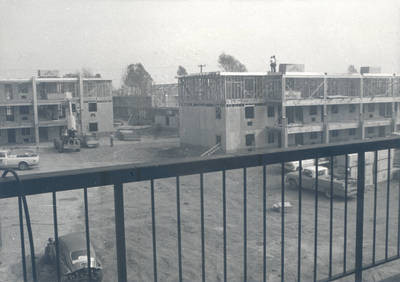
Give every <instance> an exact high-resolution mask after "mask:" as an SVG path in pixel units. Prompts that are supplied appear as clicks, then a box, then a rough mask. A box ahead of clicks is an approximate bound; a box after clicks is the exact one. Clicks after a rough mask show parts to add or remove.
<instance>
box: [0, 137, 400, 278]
mask: <svg viewBox="0 0 400 282" xmlns="http://www.w3.org/2000/svg"><path fill="white" fill-rule="evenodd" d="M399 147H400V138H397V137H396V138H386V139H380V140H375V141H364V142H357V143H346V144H340V145H322V146H313V147H301V148H295V149H281V150H274V151H269V152H264V153H250V154H246V155H233V156H218V157H211V158H209V159H203V158H198V159H185V160H179V161H170V162H165V163H156V164H143V165H137V164H131V165H116V166H110V167H101V168H88V169H80V170H67V171H61V172H49V173H39V174H35V175H23V176H21V177H20V178H18V177H17V176H16V177H3V178H2V179H1V180H0V198H18V203H19V220H20V235H21V242H24V228H23V226H24V220H23V215H24V213H23V212H25V216H26V217H25V218H26V224H27V225H28V235H29V236H28V237H29V238H30V243H31V244H30V250H31V257H32V258H34V257H35V255H36V254H35V248H34V246H33V237H34V235H35V234H33V233H32V231H31V228H30V224H32V223H31V222H30V219H29V213H28V209H27V207H28V205H27V201H28V200H29V196H31V195H38V194H43V193H50V194H52V197H53V198H52V199H53V203H52V204H53V226H54V237H55V242H56V246H58V245H57V244H58V243H57V242H58V241H57V238H58V224H57V201H56V194H57V193H58V192H61V191H69V190H76V189H79V190H83V192H84V193H83V194H84V195H83V196H84V211H85V229H86V240H87V246H90V239H91V237H90V224H89V216H88V198H87V190H88V188H91V187H100V186H107V185H113V191H114V209H115V218H114V219H115V239H116V240H115V241H116V257H117V276H118V281H120V282H121V281H128V278H127V277H128V276H127V259H126V253H127V250H126V239H129V238H126V236H125V219H124V190H123V185H124V184H125V183H130V182H141V181H148V188H149V190H150V193H149V195H150V199H149V203H150V207H151V230H152V231H151V234H152V237H151V238H149V240H151V241H152V250H151V251H152V255H151V256H152V264H153V265H152V273H153V278H154V281H158V280H159V276H158V274H159V271H160V269H159V268H158V267H159V263H160V262H159V260H158V259H157V254H158V249H159V248H160V246H158V245H157V232H156V230H157V228H156V227H157V222H156V216H155V214H156V210H157V207H156V202H155V193H156V192H158V191H155V189H154V183H155V181H156V180H157V182H159V181H166V180H165V178H170V177H174V178H175V181H176V182H175V187H176V191H175V192H176V195H175V196H173V197H174V198H175V203H174V205H175V204H176V222H175V223H176V226H175V227H174V228H175V230H176V240H177V249H176V253H177V258H178V260H177V265H178V273H177V277H178V280H179V281H182V280H183V277H184V276H183V275H184V273H185V269H184V267H183V260H184V259H188V256H185V257H184V256H183V253H184V252H185V249H184V248H182V230H184V228H183V227H184V226H185V224H189V223H188V222H187V221H186V222H185V221H182V220H181V207H182V206H181V205H182V203H181V189H185V187H184V185H181V183H182V182H181V178H182V177H183V176H185V177H186V176H189V175H198V177H199V178H198V183H197V184H196V183H194V185H195V186H197V185H198V188H199V194H198V195H199V199H198V201H199V205H200V211H199V213H200V214H199V218H200V229H199V233H193V234H192V235H191V236H199V237H200V238H201V263H200V265H199V269H198V277H197V279H196V280H202V281H205V280H210V281H216V280H217V279H219V278H220V279H221V280H224V281H227V280H229V275H232V274H230V273H229V271H233V270H235V269H238V268H239V267H238V266H237V265H235V268H228V263H229V260H233V259H234V257H238V256H241V257H242V265H241V267H242V273H241V274H240V275H237V274H236V273H235V276H234V277H236V279H237V280H239V279H240V280H243V281H247V279H250V277H252V278H251V279H254V275H253V273H252V272H251V271H250V270H249V269H254V268H253V266H254V265H255V264H257V265H258V267H259V269H260V273H259V276H258V277H259V278H260V279H261V280H263V281H267V280H269V279H268V278H269V274H270V273H271V271H275V272H278V273H280V275H279V276H280V280H281V281H284V280H285V278H286V280H290V281H293V280H296V281H300V280H301V278H302V277H304V272H307V273H306V274H307V275H308V276H307V277H309V279H304V280H307V281H309V280H314V281H316V280H319V281H333V280H337V279H339V278H342V277H347V276H351V275H354V276H355V281H362V275H363V271H365V270H367V269H370V268H372V267H375V266H378V265H382V264H385V263H387V262H391V261H394V260H397V259H399V258H400V197H399V195H400V185H399V184H397V183H398V179H391V175H392V173H391V166H390V163H391V158H393V157H394V156H393V153H391V152H393V150H390V149H392V148H399ZM379 150H385V151H386V152H387V162H388V166H387V176H388V177H387V179H386V183H387V185H386V187H385V190H386V193H387V194H386V196H387V197H386V202H385V207H384V209H385V213H386V215H385V223H382V224H383V225H384V226H385V228H384V230H385V231H384V232H385V242H384V244H383V250H384V257H383V258H382V259H379V258H378V256H377V251H378V247H379V246H380V244H377V240H378V239H377V236H376V232H377V230H376V229H377V226H378V225H377V224H378V223H377V216H376V215H377V191H378V190H377V189H378V188H377V187H378V183H377V181H376V179H377V173H378V165H377V164H378V158H377V155H378V153H377V152H378V151H379ZM366 152H374V155H375V161H374V162H375V166H374V168H375V169H374V174H375V181H374V184H373V185H372V187H373V188H372V191H373V195H371V193H369V194H368V195H369V196H371V197H372V198H371V199H372V200H371V201H372V202H373V207H372V208H371V209H370V208H369V207H368V206H366V204H365V201H364V196H365V195H367V193H366V189H365V187H366V186H365V184H366V181H365V179H366V178H365V177H366V175H365V172H366V159H365V155H366ZM354 153H355V154H358V161H357V164H356V167H357V181H356V187H357V196H356V200H354V201H352V202H350V199H349V198H348V197H347V191H348V189H350V188H349V184H348V183H349V178H350V176H349V175H348V162H347V160H348V156H349V154H354ZM337 155H344V156H345V159H346V164H345V169H344V171H345V176H344V180H343V181H344V182H343V183H345V184H344V185H345V186H344V187H345V194H344V195H345V196H344V201H341V202H339V201H337V200H336V199H335V200H334V199H333V197H332V195H334V191H333V189H334V184H333V183H334V177H333V175H334V174H335V173H334V166H333V158H334V157H335V156H337ZM353 156H354V155H353ZM320 158H328V159H329V160H330V162H329V170H330V172H331V178H330V186H329V187H330V188H329V189H330V191H329V190H327V191H325V193H326V194H327V195H331V197H330V198H329V199H328V200H321V199H320V198H321V196H320V195H319V193H318V191H319V188H318V185H321V184H320V181H319V179H318V173H317V174H316V177H315V182H314V184H315V187H314V192H311V194H310V192H309V193H308V194H306V191H305V189H304V186H303V185H304V183H302V180H304V179H303V174H302V173H301V172H302V162H301V160H306V159H307V160H309V159H314V160H315V169H316V171H318V166H319V165H321V164H320V163H319V162H318V159H320ZM299 160H300V162H299V170H298V181H299V187H298V188H299V189H298V191H292V192H290V190H287V183H286V182H287V181H286V180H287V179H285V178H286V177H287V175H288V174H286V172H285V162H291V161H299ZM304 163H306V162H304ZM274 165H278V170H277V171H278V173H279V177H278V179H279V180H280V184H279V189H278V192H277V195H278V197H279V202H280V203H285V201H286V197H287V196H288V195H289V193H290V196H291V197H292V198H294V199H295V200H296V203H297V204H298V207H297V208H295V209H293V211H294V212H295V213H296V214H297V217H296V218H297V220H296V221H297V222H296V221H293V218H291V216H290V214H287V212H286V210H285V209H282V208H281V209H280V213H275V215H274V214H271V213H268V209H269V208H270V207H268V206H267V203H268V202H269V201H270V199H268V198H269V197H270V196H269V195H270V194H269V192H268V191H269V189H270V187H269V184H268V182H267V181H270V180H269V179H267V168H270V167H273V166H274ZM254 167H258V168H260V171H261V173H260V179H259V182H258V183H259V184H260V186H259V188H258V189H259V191H260V193H258V194H257V195H258V197H259V198H260V201H261V203H262V205H261V206H262V211H261V213H260V215H259V216H260V218H261V222H262V224H261V225H262V231H261V232H260V233H261V235H262V236H261V237H262V239H260V243H261V246H262V251H261V252H260V253H261V258H262V259H261V260H257V259H255V260H253V259H250V260H249V259H248V253H249V252H251V251H253V252H254V250H253V249H248V245H249V244H250V243H251V242H252V241H249V239H248V238H249V237H248V235H250V234H253V233H254V226H252V225H251V226H250V225H249V224H251V222H250V221H248V219H249V216H251V215H249V214H252V211H253V209H254V207H253V206H250V209H248V189H249V188H252V187H248V183H250V180H252V179H249V177H248V173H249V171H250V169H251V168H254ZM275 168H276V166H275ZM238 169H239V171H241V175H240V177H239V178H241V179H242V182H240V185H241V187H240V190H241V193H242V195H240V196H239V197H240V201H241V202H242V220H241V223H242V224H243V225H242V236H241V238H240V239H238V237H237V236H235V238H229V236H230V234H229V230H230V227H229V226H227V219H229V216H230V215H229V213H227V209H228V208H227V206H228V205H229V204H230V198H229V197H227V190H228V189H230V188H232V187H229V186H230V184H232V181H227V180H229V178H228V176H227V173H230V171H231V170H238ZM211 172H214V173H215V172H217V173H218V175H219V177H220V180H221V187H215V189H218V190H219V189H221V190H220V191H221V193H222V198H221V200H222V203H221V210H219V211H216V212H215V213H218V214H222V226H221V227H222V228H221V229H222V233H221V234H222V235H221V236H222V241H223V244H222V246H223V248H222V252H221V253H219V254H218V256H220V258H221V259H222V261H223V268H222V270H221V273H220V275H218V276H219V278H218V277H214V276H211V275H210V276H208V277H207V276H206V275H207V271H206V270H207V269H206V264H207V263H209V262H208V261H209V260H211V257H209V256H208V255H207V252H206V247H205V246H206V240H207V238H206V236H205V234H206V227H207V226H206V225H205V221H206V220H205V201H206V199H205V193H204V188H205V186H206V185H205V181H204V178H205V175H206V174H207V173H211ZM219 173H220V174H219ZM16 179H17V180H16ZM253 180H254V179H253ZM335 181H336V180H335ZM394 181H396V182H395V183H394ZM236 182H237V181H236ZM191 184H192V185H193V183H191ZM393 184H395V185H396V187H398V189H396V190H399V191H397V192H396V191H394V192H396V194H394V195H392V196H390V195H391V189H392V190H393V187H392V186H393ZM102 189H109V187H102ZM379 189H381V188H379ZM382 189H384V188H382ZM228 191H229V190H228ZM392 192H393V191H392ZM236 195H237V194H236ZM310 195H311V196H310ZM249 196H250V194H249ZM253 196H254V195H253ZM394 197H397V198H398V199H397V200H394V199H392V198H394ZM390 199H392V202H391V203H393V200H394V201H395V203H396V205H397V207H396V208H397V212H396V214H395V218H396V220H397V222H396V225H397V226H395V228H393V227H392V228H390V230H391V231H393V232H389V217H390V215H389V213H390V212H391V211H392V210H391V209H389V202H390ZM310 203H311V204H310ZM350 203H353V204H355V205H356V207H355V214H352V215H353V217H354V219H355V220H354V221H351V220H350V218H349V216H350V214H349V205H350ZM306 204H307V205H306ZM322 205H323V207H324V210H325V211H326V213H327V211H329V216H325V214H324V213H322V210H321V207H322ZM337 205H344V213H343V220H340V221H338V220H337V215H336V217H334V216H333V215H334V212H337V211H336V207H337ZM392 205H393V204H392ZM391 208H393V207H392V206H391ZM310 209H311V211H312V213H311V214H312V216H313V219H314V220H313V222H314V226H313V232H312V233H311V234H312V235H310V234H309V235H305V234H304V233H303V231H304V229H306V228H309V226H304V225H303V224H302V220H304V219H305V216H311V215H309V214H308V212H309V210H310ZM382 209H383V208H382ZM371 211H373V216H372V218H367V212H369V213H368V215H369V214H370V212H371ZM192 212H194V211H192ZM321 213H322V214H321ZM49 216H51V215H49ZM278 216H280V219H279V220H277V219H276V217H278ZM340 217H342V215H340ZM392 217H393V215H392ZM334 218H335V222H334V221H333V220H334ZM288 219H290V220H291V222H287V220H288ZM367 220H370V221H373V225H372V228H373V240H372V244H370V245H369V244H368V243H370V241H368V240H366V239H365V236H364V234H363V232H364V231H365V230H366V228H365V226H364V223H365V222H367ZM273 222H275V224H279V225H280V227H279V228H277V230H276V229H275V230H273V231H274V232H279V237H278V238H279V239H278V240H276V238H275V239H274V240H272V239H271V237H269V235H268V234H269V233H268V231H269V232H270V230H268V229H267V226H269V225H268V224H271V223H273ZM253 223H254V221H253ZM322 223H329V239H326V238H325V239H326V241H325V244H324V245H322V246H321V242H320V241H319V240H324V239H323V238H321V236H322V235H321V234H320V232H322V231H321V230H322V229H324V228H325V227H326V226H324V228H322V227H321V224H322ZM33 224H34V223H33ZM379 224H380V223H379ZM293 226H296V227H295V230H296V231H294V232H291V233H290V232H289V233H288V227H293ZM339 226H340V228H343V229H340V230H341V231H340V232H344V233H343V239H344V241H343V245H342V246H341V247H339V246H338V244H337V243H335V246H336V247H335V249H336V248H337V249H341V248H342V249H343V252H342V254H341V257H340V258H336V259H335V260H334V259H333V253H334V249H333V242H335V237H336V235H335V234H337V232H336V230H334V229H335V228H339ZM292 229H293V228H292ZM351 230H355V234H352V233H351V232H350V231H351ZM164 231H165V230H164ZM292 231H293V230H292ZM354 235H355V242H354V245H353V246H354V252H351V251H350V250H349V248H350V243H349V241H350V237H352V236H354ZM158 236H160V234H158ZM161 236H162V234H161ZM389 236H390V238H391V240H389ZM158 238H160V237H158ZM293 238H294V239H293ZM327 238H328V237H327ZM393 238H397V239H395V240H396V242H395V244H394V245H395V246H394V248H395V252H394V254H393V255H392V254H391V253H392V251H391V250H392V247H393V246H392V245H391V244H392V241H393V240H392V239H393ZM229 239H230V240H236V243H239V242H237V241H238V240H239V241H240V244H241V246H242V251H238V252H236V253H230V252H231V251H232V249H228V248H227V243H228V240H229ZM276 241H280V243H279V244H280V251H278V252H279V256H277V257H274V258H273V259H272V260H271V259H270V257H268V260H267V252H268V247H269V246H270V245H272V244H273V243H276ZM306 242H307V243H308V242H312V244H311V245H310V244H308V245H305V244H306ZM389 244H390V249H389ZM261 246H260V247H261ZM307 246H309V247H308V249H306V251H307V253H308V254H312V256H311V257H310V256H307V258H304V255H303V252H305V249H304V248H307ZM207 250H208V251H209V249H207ZM365 250H371V251H372V262H371V263H369V262H368V263H367V260H366V255H365V254H364V253H363V251H364V252H365ZM319 251H323V252H325V253H326V254H329V256H328V258H327V259H326V260H325V262H328V268H329V269H328V271H325V272H323V273H322V275H321V274H319V271H320V268H319V263H320V260H321V254H320V253H319ZM87 252H88V256H87V257H88V258H90V255H89V252H90V248H89V247H88V248H87ZM21 253H22V267H23V273H24V280H25V281H27V267H26V259H25V247H24V244H21ZM288 256H290V257H291V259H290V260H291V262H290V263H289V258H288ZM138 261H139V262H141V260H138ZM350 261H352V262H354V266H350V263H349V262H350ZM57 262H58V263H57V265H58V264H59V254H58V252H57ZM31 263H32V268H31V270H32V278H33V281H37V274H36V267H35V259H31ZM277 265H279V267H277ZM306 266H307V267H309V268H308V269H306ZM87 267H88V272H89V273H90V263H87ZM289 268H291V270H292V272H291V274H290V275H291V276H290V277H289V276H288V273H287V271H288V269H289ZM293 269H294V270H293ZM338 269H339V270H338ZM162 271H173V270H171V268H168V269H166V270H165V269H163V270H162ZM57 276H58V281H61V277H60V276H61V274H60V271H58V272H57ZM114 279H115V280H117V278H114ZM271 281H276V280H274V279H272V280H271Z"/></svg>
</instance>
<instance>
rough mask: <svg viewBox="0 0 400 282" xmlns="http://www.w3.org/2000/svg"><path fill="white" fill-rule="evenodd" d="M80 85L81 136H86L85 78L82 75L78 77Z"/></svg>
mask: <svg viewBox="0 0 400 282" xmlns="http://www.w3.org/2000/svg"><path fill="white" fill-rule="evenodd" d="M78 83H79V91H78V92H79V105H80V110H79V116H80V117H79V124H80V127H81V132H80V133H81V134H82V135H85V133H86V128H85V127H84V126H83V112H84V108H83V107H84V103H83V78H82V75H81V74H79V77H78Z"/></svg>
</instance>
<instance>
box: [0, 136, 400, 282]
mask: <svg viewBox="0 0 400 282" xmlns="http://www.w3.org/2000/svg"><path fill="white" fill-rule="evenodd" d="M107 141H108V140H106V139H105V140H102V145H101V146H100V147H99V148H96V149H83V150H82V151H81V152H79V153H64V154H58V153H55V152H54V150H53V149H51V148H46V147H43V148H41V149H40V157H41V160H40V168H38V169H34V170H30V171H27V172H23V173H37V172H41V171H51V170H62V169H74V168H83V167H91V166H102V165H107V164H117V163H129V162H137V163H140V162H148V161H158V160H164V159H170V158H171V157H172V156H175V155H179V156H187V155H190V154H193V155H195V154H197V153H198V152H193V151H190V150H186V151H183V152H182V151H181V150H179V149H178V145H179V141H178V139H176V138H159V139H153V138H150V137H148V139H145V140H143V142H123V141H117V142H115V146H114V147H109V145H108V142H107ZM226 176H227V179H226V188H227V190H226V191H227V258H228V260H227V263H228V265H227V272H228V281H242V280H243V221H244V218H243V170H234V171H228V172H227V175H226ZM280 179H281V176H280V169H279V167H277V166H271V167H268V170H267V218H266V220H267V277H268V281H280V279H281V277H280V273H281V272H280V271H281V214H280V213H278V212H275V211H273V210H272V209H271V206H272V205H273V204H274V203H276V202H279V201H280V199H281V190H280V181H281V180H280ZM199 183H200V179H199V176H198V175H193V176H185V177H181V179H180V197H181V199H180V200H181V223H182V263H183V267H182V268H183V277H184V280H185V281H201V237H200V189H199ZM398 190H399V184H398V182H396V183H392V186H391V190H390V195H389V201H390V203H389V214H390V216H389V238H388V239H389V246H388V251H389V256H391V255H394V254H396V252H397V226H398V221H397V216H398V198H399V197H398ZM204 193H205V202H204V204H205V207H204V208H205V209H204V211H205V245H206V246H205V254H206V260H205V261H206V279H207V280H208V281H222V280H223V233H222V232H223V228H222V222H223V221H222V220H223V219H222V175H221V173H220V172H218V173H209V174H205V175H204ZM373 195H374V193H373V191H372V190H369V191H367V192H366V194H365V213H366V214H365V219H364V241H365V244H364V255H365V261H364V263H370V262H371V259H372V257H371V254H372V233H373V225H372V223H373ZM88 196H89V218H90V235H91V239H92V243H93V245H94V247H95V250H96V252H97V255H98V256H99V258H100V260H101V261H102V264H103V267H104V280H103V281H115V277H116V271H117V265H116V251H115V226H114V202H113V200H112V199H113V190H112V187H101V188H91V189H89V190H88ZM302 196H303V197H302V199H303V201H302V223H301V227H302V246H301V267H302V276H301V279H302V281H310V280H312V279H313V259H314V233H315V230H314V220H315V214H314V206H315V201H314V199H315V198H314V197H315V196H314V194H313V193H311V192H307V191H305V192H304V193H303V194H302ZM285 198H286V200H287V201H290V202H291V203H292V205H293V208H292V209H290V210H288V211H287V212H286V213H285V239H284V248H285V277H284V278H285V281H297V276H296V275H297V248H298V245H297V242H298V240H297V233H298V208H299V201H298V191H297V190H291V189H287V190H286V191H285ZM377 199H378V200H377V233H376V235H377V237H376V238H377V241H376V242H377V245H376V256H377V260H378V259H382V258H384V255H385V253H384V249H385V228H386V206H387V203H386V199H387V194H386V185H385V183H382V184H381V185H380V186H379V188H378V197H377ZM124 201H125V228H126V246H127V263H128V280H129V281H152V280H153V257H152V256H153V252H152V229H151V209H150V183H149V182H148V181H146V182H139V183H129V184H125V185H124ZM155 202H156V234H157V235H156V237H157V269H158V280H159V281H177V280H178V257H177V219H176V182H175V178H168V179H162V180H157V181H155ZM333 202H334V206H333V210H334V212H333V213H334V217H333V230H334V232H333V256H332V263H333V267H332V271H333V274H337V273H340V272H341V271H342V270H343V243H344V240H343V238H344V236H343V234H344V228H343V226H344V224H343V223H344V201H343V200H341V199H334V201H333ZM329 203H330V201H329V200H328V199H326V198H325V197H324V196H323V195H322V194H321V195H319V198H318V230H317V234H318V244H317V245H318V256H317V265H318V267H317V273H318V276H317V277H318V279H323V278H325V277H327V275H328V265H329ZM28 204H29V207H30V214H31V220H32V222H33V234H34V239H35V253H36V255H37V256H38V269H39V278H40V281H55V279H54V268H53V267H52V266H48V265H44V264H43V263H42V260H41V256H42V255H43V251H44V247H45V244H46V241H47V239H48V238H49V237H53V226H52V223H53V221H52V220H53V218H52V199H51V195H37V196H30V197H28ZM0 207H1V213H0V221H1V235H2V236H1V238H2V248H1V249H0V281H21V280H22V275H21V253H20V240H19V225H18V213H17V200H16V199H3V200H0ZM57 208H58V221H59V225H58V226H59V234H60V235H63V234H66V233H69V232H72V231H79V230H84V213H83V191H68V192H60V193H57ZM355 210H356V201H355V200H351V201H349V202H348V228H347V234H348V238H347V253H346V254H347V256H346V258H347V264H346V266H347V269H351V268H353V267H354V253H355V251H354V250H355ZM262 230H263V225H262V168H259V167H256V168H250V169H248V170H247V239H248V242H247V263H248V266H247V275H248V281H259V280H261V279H262V270H263V268H262V250H263V241H262V240H263V239H262V238H263V236H262ZM25 234H26V233H25ZM26 250H27V252H28V251H29V247H28V244H26ZM399 266H400V265H399V263H398V262H394V263H391V264H388V265H387V266H385V267H379V268H374V269H373V270H370V271H366V272H364V276H363V277H364V280H365V281H380V280H381V279H383V278H385V277H388V276H391V275H394V274H397V273H398V269H399ZM353 280H354V278H353V277H350V278H346V279H342V280H339V281H353Z"/></svg>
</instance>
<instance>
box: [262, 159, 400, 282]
mask: <svg viewBox="0 0 400 282" xmlns="http://www.w3.org/2000/svg"><path fill="white" fill-rule="evenodd" d="M399 226H400V225H399ZM263 281H264V282H266V281H267V168H266V166H265V165H264V166H263Z"/></svg>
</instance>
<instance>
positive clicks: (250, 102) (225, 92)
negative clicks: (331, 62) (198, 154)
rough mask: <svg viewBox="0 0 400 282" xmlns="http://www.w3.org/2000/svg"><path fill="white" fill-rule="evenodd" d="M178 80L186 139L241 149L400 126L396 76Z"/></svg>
mask: <svg viewBox="0 0 400 282" xmlns="http://www.w3.org/2000/svg"><path fill="white" fill-rule="evenodd" d="M178 80H179V98H180V101H179V103H180V136H181V142H182V143H189V144H194V145H201V146H205V147H212V146H214V145H215V144H217V143H220V144H221V147H222V149H223V150H225V151H237V150H241V149H250V148H274V147H290V146H299V145H309V144H321V143H334V142H341V141H349V140H355V139H366V138H374V137H384V136H388V135H391V134H392V133H393V132H396V131H400V120H399V104H400V103H399V102H400V83H399V82H400V77H399V76H397V75H394V74H392V75H389V74H380V73H364V74H362V75H360V74H346V75H333V74H332V75H331V74H325V73H308V72H291V73H290V72H287V73H251V72H243V73H231V72H212V73H201V74H192V75H186V76H181V77H179V78H178Z"/></svg>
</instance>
